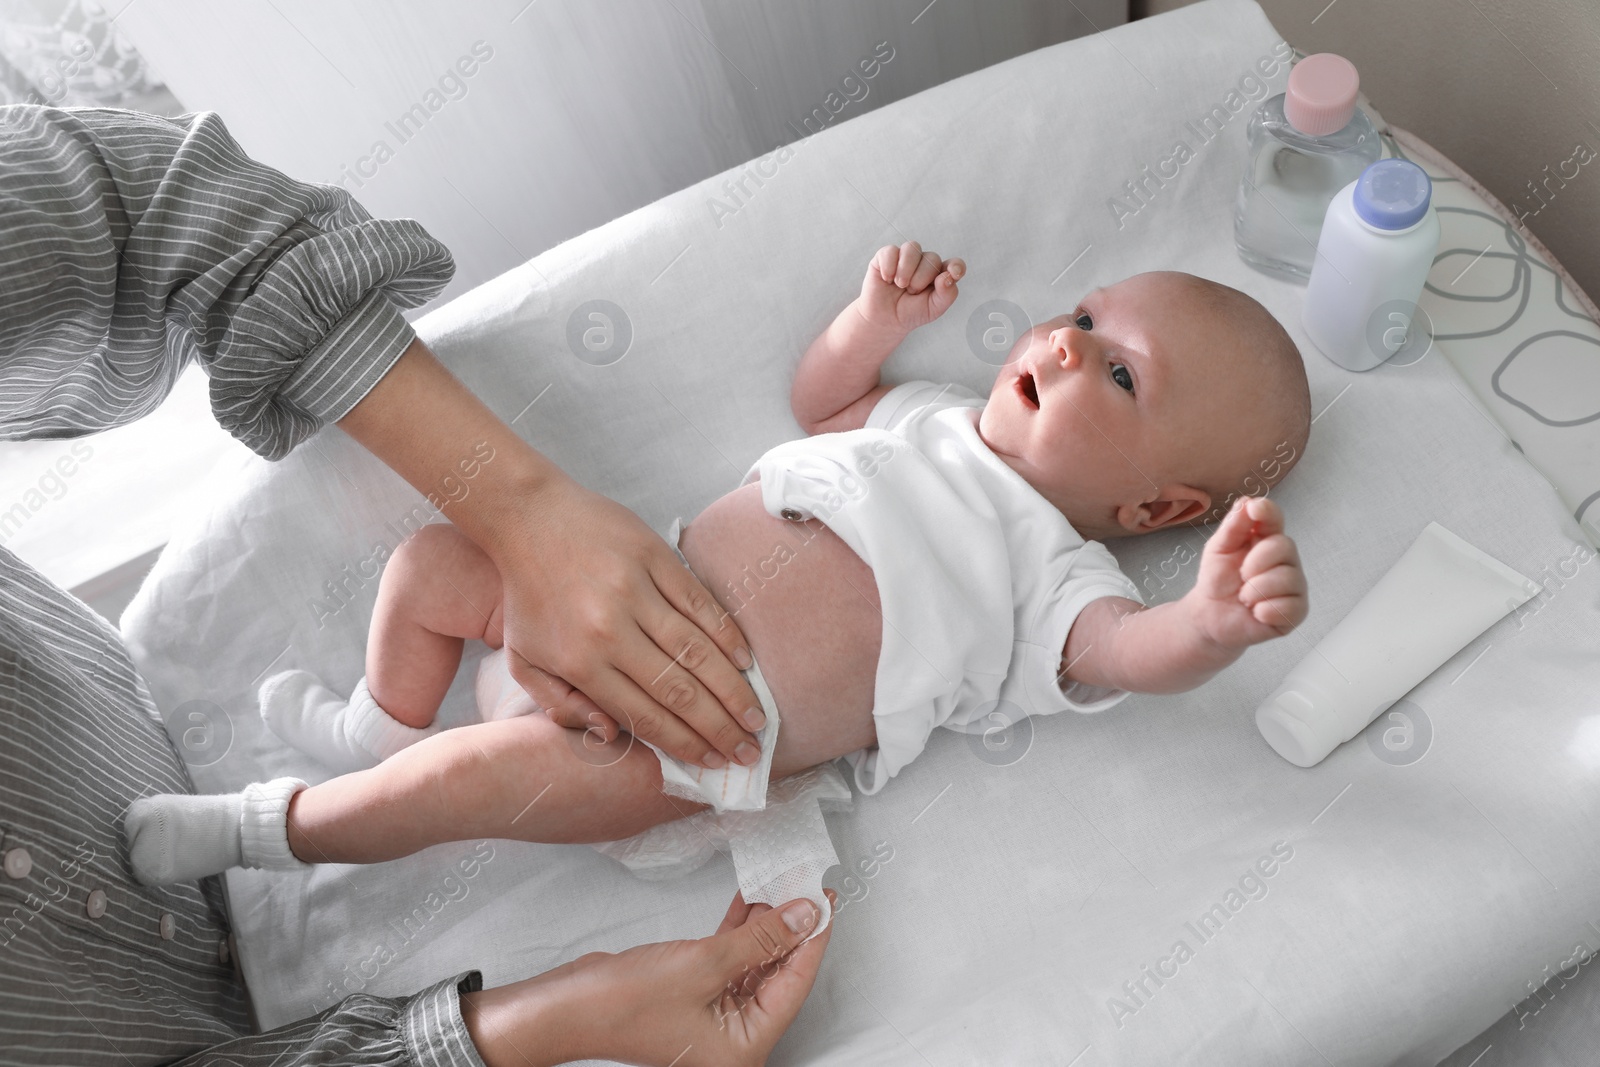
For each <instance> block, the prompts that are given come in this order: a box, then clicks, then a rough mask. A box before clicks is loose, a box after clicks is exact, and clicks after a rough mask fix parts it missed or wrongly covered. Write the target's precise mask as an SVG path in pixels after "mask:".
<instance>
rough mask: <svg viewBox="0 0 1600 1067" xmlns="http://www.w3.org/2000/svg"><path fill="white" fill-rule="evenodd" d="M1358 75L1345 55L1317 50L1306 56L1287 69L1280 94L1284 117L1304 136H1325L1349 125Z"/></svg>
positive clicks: (1352, 112) (1354, 106)
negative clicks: (1314, 53)
mask: <svg viewBox="0 0 1600 1067" xmlns="http://www.w3.org/2000/svg"><path fill="white" fill-rule="evenodd" d="M1360 88H1361V76H1360V75H1359V74H1357V73H1356V65H1355V64H1354V63H1352V62H1350V61H1349V60H1348V59H1346V58H1344V56H1340V55H1335V54H1333V53H1332V52H1318V53H1317V54H1316V55H1314V56H1306V57H1305V58H1304V59H1302V60H1301V61H1300V62H1298V63H1296V64H1295V65H1294V69H1293V70H1291V71H1290V72H1289V85H1288V88H1287V89H1286V90H1285V92H1284V97H1283V117H1284V118H1286V119H1288V120H1289V125H1291V126H1293V127H1294V128H1295V129H1297V130H1299V131H1300V132H1301V133H1303V134H1305V135H1306V136H1307V137H1326V136H1327V135H1328V134H1330V133H1338V132H1339V131H1340V130H1342V129H1344V128H1345V127H1346V126H1348V125H1350V117H1351V116H1352V115H1354V114H1355V113H1356V92H1357V90H1359V89H1360Z"/></svg>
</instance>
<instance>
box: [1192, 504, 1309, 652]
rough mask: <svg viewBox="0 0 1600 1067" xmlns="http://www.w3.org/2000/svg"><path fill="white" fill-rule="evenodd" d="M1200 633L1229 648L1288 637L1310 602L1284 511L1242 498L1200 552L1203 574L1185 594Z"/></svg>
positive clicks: (1297, 553) (1303, 573)
mask: <svg viewBox="0 0 1600 1067" xmlns="http://www.w3.org/2000/svg"><path fill="white" fill-rule="evenodd" d="M1183 602H1184V603H1186V604H1187V605H1188V606H1189V608H1190V609H1191V612H1192V614H1193V616H1194V620H1195V624H1196V625H1197V626H1199V628H1200V632H1201V633H1202V634H1204V635H1205V636H1206V637H1208V638H1209V639H1210V640H1212V641H1213V642H1215V643H1216V644H1218V645H1221V646H1223V647H1225V648H1236V649H1243V648H1245V647H1247V646H1249V645H1254V644H1259V643H1260V642H1262V641H1267V640H1270V639H1272V638H1274V637H1282V636H1283V635H1284V634H1286V633H1288V632H1289V631H1290V630H1293V629H1294V628H1295V627H1296V626H1298V625H1300V623H1301V622H1303V621H1304V620H1305V617H1306V612H1307V610H1308V608H1309V603H1308V600H1307V596H1306V576H1305V572H1304V571H1302V570H1301V569H1300V553H1299V552H1298V551H1297V550H1296V549H1295V546H1294V542H1293V541H1291V540H1290V539H1289V535H1288V534H1286V533H1284V532H1283V509H1282V508H1280V507H1278V505H1276V504H1274V503H1273V502H1272V501H1270V500H1268V499H1267V498H1266V497H1250V496H1246V497H1240V498H1239V499H1238V500H1235V501H1234V503H1233V507H1232V508H1231V509H1230V510H1229V511H1228V514H1227V516H1226V517H1224V518H1223V520H1222V522H1221V523H1219V524H1218V526H1217V532H1216V533H1214V534H1212V535H1211V538H1210V540H1208V541H1207V542H1206V547H1205V549H1204V550H1203V551H1202V552H1201V554H1200V577H1199V579H1198V580H1197V581H1196V582H1195V586H1194V588H1193V589H1192V590H1190V591H1189V593H1188V594H1187V595H1185V596H1184V598H1183Z"/></svg>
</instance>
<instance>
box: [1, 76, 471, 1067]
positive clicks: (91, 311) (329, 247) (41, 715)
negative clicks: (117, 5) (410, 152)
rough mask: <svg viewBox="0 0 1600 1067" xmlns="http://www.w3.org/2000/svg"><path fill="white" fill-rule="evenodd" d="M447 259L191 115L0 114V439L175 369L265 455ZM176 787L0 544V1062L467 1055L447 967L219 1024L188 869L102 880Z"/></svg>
mask: <svg viewBox="0 0 1600 1067" xmlns="http://www.w3.org/2000/svg"><path fill="white" fill-rule="evenodd" d="M451 271H452V264H451V260H450V256H449V253H448V252H447V251H446V250H445V249H444V248H443V246H441V245H440V244H439V243H438V242H437V241H435V240H433V238H431V237H430V236H429V235H428V234H427V232H426V231H424V230H423V229H422V228H421V227H420V226H418V225H417V224H416V223H414V222H407V221H375V220H373V219H372V218H370V217H369V216H368V215H367V214H366V212H365V211H363V210H362V209H361V207H360V206H359V205H357V204H356V203H355V202H354V201H352V200H351V199H350V198H349V196H348V195H347V194H346V193H345V192H344V191H343V190H341V189H338V188H336V187H332V186H324V185H309V184H305V183H300V182H294V181H291V180H289V179H288V178H285V177H284V176H283V175H281V174H278V173H277V172H275V171H273V170H271V169H269V168H266V167H263V166H261V165H259V164H257V163H254V162H253V161H251V160H250V159H248V158H247V157H246V156H245V155H244V154H243V152H241V151H240V149H239V146H238V145H236V144H235V143H234V142H233V140H232V138H231V137H229V135H228V133H227V131H226V129H224V127H223V125H222V123H221V121H220V120H218V119H217V117H216V116H215V115H197V116H189V117H185V118H182V119H176V120H167V119H161V118H156V117H153V116H149V115H138V114H135V113H132V112H124V111H112V110H104V109H82V110H78V109H67V110H60V109H52V108H41V107H33V106H20V105H19V106H13V107H5V108H0V438H6V439H22V438H48V437H76V436H80V435H83V434H87V433H92V432H94V431H96V430H101V429H105V428H107V427H111V426H117V425H121V424H123V423H127V422H131V421H133V420H134V419H137V418H139V417H140V416H142V415H144V414H147V413H148V412H150V411H151V410H153V409H154V408H155V407H156V406H157V405H158V404H159V403H160V402H161V400H162V399H163V398H164V397H165V396H166V395H167V393H168V391H169V390H170V389H171V387H172V384H173V382H174V381H175V380H176V378H177V377H178V374H179V372H180V371H181V370H182V369H183V367H184V366H185V365H186V364H187V363H189V362H190V361H192V360H198V361H200V362H202V363H203V364H204V365H205V368H206V370H207V372H208V373H209V375H210V378H211V398H212V406H213V410H214V411H215V413H216V416H217V419H218V421H219V422H221V423H222V425H223V426H225V427H226V428H227V429H228V430H229V431H231V432H232V433H233V434H234V435H235V436H236V437H238V438H239V439H240V440H242V441H243V442H244V443H245V444H247V445H249V446H250V447H251V448H253V449H254V450H255V451H257V452H258V453H260V454H262V455H264V456H266V457H268V458H277V457H280V456H283V455H285V454H287V453H288V452H289V451H290V450H291V449H293V447H294V446H295V444H297V443H298V442H299V441H301V440H303V439H304V438H305V437H306V436H307V435H309V434H310V433H312V432H314V431H315V430H316V429H318V428H319V427H320V426H321V425H323V424H325V423H326V422H328V421H330V420H334V419H337V418H339V417H340V416H342V415H343V414H344V413H345V412H347V411H348V410H349V409H350V408H351V407H353V406H354V405H355V404H356V403H357V402H358V401H359V400H360V398H361V397H362V396H363V395H365V393H366V392H367V390H369V389H370V388H371V387H372V386H373V384H375V383H376V382H377V381H378V379H379V378H381V377H382V376H383V374H384V373H385V372H386V371H387V370H388V368H389V367H390V366H391V365H392V364H393V362H394V360H395V359H396V358H398V356H399V355H400V353H401V352H402V351H404V349H405V347H406V345H407V344H409V343H410V341H411V339H412V337H413V336H414V335H413V333H412V331H411V329H410V327H409V326H407V325H406V323H405V320H404V319H402V318H401V317H400V314H399V312H398V311H397V310H396V309H397V307H412V306H416V305H419V304H421V303H422V302H424V301H425V300H427V299H428V298H429V297H430V296H432V295H434V294H436V293H437V292H438V291H439V290H440V289H441V288H443V286H444V285H445V283H446V282H447V281H448V280H449V278H450V274H451ZM191 789H192V785H191V784H190V781H189V776H188V774H187V773H186V770H185V768H184V766H183V764H182V763H181V762H180V761H179V759H178V757H177V754H176V752H175V751H174V749H173V747H172V744H171V742H170V740H169V738H168V737H167V734H166V732H165V730H164V728H163V727H162V725H161V722H160V718H159V716H158V715H157V713H156V709H155V708H154V706H153V705H152V702H151V698H150V692H149V689H148V687H147V686H146V685H145V683H144V681H143V679H141V678H140V677H139V675H138V673H137V672H136V671H135V669H134V666H133V663H132V662H131V660H130V659H129V657H128V653H127V650H126V648H125V647H124V646H123V644H122V642H121V640H120V638H119V636H118V634H117V633H116V631H115V630H113V629H112V628H111V627H110V626H108V625H107V624H106V623H105V621H104V620H102V619H100V618H99V616H97V615H95V614H93V613H92V612H90V611H89V610H88V609H87V608H86V607H85V606H84V605H83V604H82V603H81V602H79V601H78V600H76V599H75V598H73V597H72V596H71V595H70V594H68V593H66V592H64V591H63V590H61V589H60V588H58V587H56V586H55V585H53V584H51V583H50V582H49V581H47V580H46V579H45V578H44V577H43V576H41V575H40V574H39V573H38V572H37V571H35V570H34V569H33V568H31V567H29V566H28V565H27V564H26V563H24V562H22V561H21V560H19V559H17V558H16V557H15V556H14V555H13V554H12V553H11V552H9V551H8V550H6V549H5V548H3V547H0V1065H10V1064H30V1065H32V1064H40V1063H49V1064H56V1063H63V1064H64V1063H70V1064H74V1065H82V1067H101V1065H104V1067H145V1065H148V1064H156V1063H173V1062H178V1061H181V1062H184V1063H189V1064H208V1065H217V1067H221V1065H223V1064H228V1065H232V1067H312V1065H337V1064H352V1065H361V1064H379V1063H382V1064H398V1065H412V1064H414V1065H417V1067H481V1060H480V1058H479V1056H478V1054H477V1051H476V1050H475V1049H474V1048H473V1046H472V1042H471V1039H470V1037H469V1036H468V1033H467V1030H466V1026H465V1024H464V1023H463V1021H462V1018H461V1012H460V992H459V989H460V987H461V986H463V985H465V986H466V988H469V989H472V988H477V984H478V983H479V981H480V979H479V978H478V975H477V974H476V973H475V972H474V973H469V974H467V975H464V976H457V977H456V978H453V979H450V980H448V981H445V982H440V983H439V984H437V985H435V986H432V987H430V988H428V989H426V990H423V991H422V992H420V993H417V994H415V995H414V996H411V997H401V998H379V997H370V996H356V997H351V998H349V999H347V1000H345V1001H342V1002H341V1003H339V1004H337V1005H335V1006H334V1007H333V1008H330V1009H329V1010H328V1011H326V1012H324V1013H322V1014H321V1015H319V1016H316V1017H315V1018H312V1019H308V1020H303V1021H301V1022H299V1023H295V1024H292V1025H290V1026H287V1027H283V1028H280V1029H278V1030H275V1031H272V1032H270V1033H266V1034H256V1035H252V1036H242V1035H244V1034H246V1033H247V1031H248V1014H247V1006H246V1003H245V996H244V990H243V988H242V986H241V985H240V984H239V982H238V981H237V979H236V977H235V973H234V970H233V961H232V952H231V949H230V945H229V938H228V928H227V922H226V917H225V912H224V907H223V901H222V894H221V892H220V886H219V885H218V883H217V882H216V880H215V879H205V880H203V881H201V882H200V883H199V884H195V883H189V884H184V885H175V886H161V887H149V886H142V885H139V884H137V883H135V882H134V881H133V879H132V877H131V874H130V872H129V870H128V865H127V852H126V842H125V840H124V839H123V836H122V825H121V824H122V815H123V812H125V811H126V810H127V806H128V804H129V803H130V802H131V801H132V800H133V799H134V798H135V797H138V796H144V795H148V794H151V793H171V792H187V791H190V790H191ZM185 1057H187V1059H185Z"/></svg>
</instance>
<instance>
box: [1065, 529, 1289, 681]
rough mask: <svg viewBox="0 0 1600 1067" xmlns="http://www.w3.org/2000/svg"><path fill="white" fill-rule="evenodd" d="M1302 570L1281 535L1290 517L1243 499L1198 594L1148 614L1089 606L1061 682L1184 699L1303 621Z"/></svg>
mask: <svg viewBox="0 0 1600 1067" xmlns="http://www.w3.org/2000/svg"><path fill="white" fill-rule="evenodd" d="M1308 610H1309V600H1308V598H1307V595H1306V578H1305V573H1304V572H1303V571H1302V570H1301V569H1300V557H1299V554H1298V552H1297V551H1296V549H1295V545H1294V542H1293V541H1291V540H1290V539H1289V537H1288V535H1287V534H1285V533H1284V532H1283V511H1282V510H1281V509H1280V508H1279V507H1278V505H1276V504H1274V503H1273V502H1272V501H1270V500H1267V499H1265V498H1262V497H1241V498H1239V500H1238V501H1235V503H1234V506H1233V508H1232V509H1231V510H1230V511H1229V512H1228V514H1227V516H1226V517H1225V518H1224V519H1223V520H1222V522H1221V523H1219V524H1218V526H1217V530H1216V532H1215V533H1214V534H1212V535H1211V538H1210V539H1209V540H1208V541H1207V542H1206V547H1205V549H1204V551H1203V552H1202V553H1201V557H1200V576H1199V578H1198V580H1197V581H1196V582H1195V587H1194V588H1193V589H1192V590H1190V591H1189V592H1188V593H1187V594H1185V595H1184V597H1183V598H1182V599H1180V600H1176V601H1173V602H1172V603H1170V604H1160V605H1158V606H1156V607H1153V608H1146V607H1144V606H1143V605H1141V604H1139V603H1138V602H1137V601H1134V600H1129V599H1128V598H1127V597H1119V596H1111V597H1101V598H1100V599H1099V600H1095V601H1093V602H1091V603H1090V604H1089V606H1088V607H1086V608H1084V609H1083V611H1082V612H1080V613H1079V615H1078V618H1077V620H1076V621H1075V622H1074V623H1073V624H1072V630H1071V632H1070V633H1068V635H1067V644H1066V648H1064V649H1063V650H1062V658H1061V662H1062V672H1061V677H1062V679H1063V680H1066V681H1079V682H1084V683H1087V684H1089V685H1099V686H1106V687H1108V688H1114V689H1127V690H1130V691H1133V692H1139V693H1180V692H1183V691H1184V690H1187V689H1193V688H1194V687H1195V686H1197V685H1200V684H1201V683H1202V682H1205V681H1206V680H1207V679H1209V678H1210V677H1211V676H1212V675H1214V674H1216V673H1217V672H1218V671H1220V670H1221V669H1222V668H1224V667H1226V666H1227V665H1228V664H1230V663H1232V662H1233V661H1234V660H1236V659H1238V658H1239V656H1240V655H1241V654H1242V653H1243V652H1244V650H1245V649H1246V648H1249V647H1250V646H1251V645H1253V644H1258V643H1260V642H1262V641H1267V640H1270V639H1271V638H1274V637H1281V636H1282V635H1284V634H1286V633H1288V632H1289V631H1290V630H1292V629H1294V628H1295V627H1296V626H1298V625H1299V624H1300V622H1301V621H1303V620H1304V619H1305V617H1306V613H1307V611H1308Z"/></svg>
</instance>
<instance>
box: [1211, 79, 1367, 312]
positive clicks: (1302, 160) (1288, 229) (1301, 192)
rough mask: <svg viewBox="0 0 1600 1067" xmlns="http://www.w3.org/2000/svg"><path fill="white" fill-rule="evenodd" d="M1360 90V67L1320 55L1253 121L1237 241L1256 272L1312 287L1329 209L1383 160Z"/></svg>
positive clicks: (1237, 213) (1238, 202)
mask: <svg viewBox="0 0 1600 1067" xmlns="http://www.w3.org/2000/svg"><path fill="white" fill-rule="evenodd" d="M1360 86H1361V79H1360V77H1359V75H1357V73H1356V68H1355V64H1353V63H1351V62H1350V61H1349V60H1348V59H1346V58H1344V57H1343V56H1338V55H1334V54H1333V53H1332V52H1319V53H1317V54H1316V55H1312V56H1306V57H1305V58H1304V59H1302V60H1301V61H1300V62H1299V63H1296V64H1295V66H1294V69H1293V70H1291V71H1290V72H1289V85H1288V90H1287V91H1286V92H1282V93H1279V94H1278V95H1277V96H1274V97H1273V98H1272V99H1270V100H1266V101H1264V102H1263V103H1262V104H1261V106H1260V107H1258V108H1256V111H1255V114H1254V115H1251V116H1250V125H1249V127H1248V130H1247V137H1248V142H1249V156H1248V159H1247V161H1246V163H1245V171H1244V177H1243V178H1242V179H1241V181H1240V182H1239V195H1238V197H1237V199H1236V200H1235V201H1234V210H1233V240H1234V244H1235V245H1236V246H1237V247H1238V249H1239V255H1240V256H1241V257H1242V258H1243V259H1244V261H1245V262H1246V263H1248V264H1250V265H1251V266H1253V267H1255V268H1256V269H1257V270H1261V271H1264V272H1266V273H1267V274H1271V275H1274V276H1276V277H1279V278H1286V279H1288V280H1290V281H1295V282H1300V283H1301V284H1304V283H1305V282H1307V281H1308V280H1309V279H1310V277H1311V264H1312V261H1313V260H1314V259H1315V258H1316V253H1317V239H1318V237H1320V236H1321V234H1322V219H1323V216H1325V215H1326V214H1327V211H1328V204H1329V203H1331V202H1332V200H1333V197H1334V194H1335V193H1337V192H1338V191H1339V190H1340V189H1343V188H1344V187H1345V186H1347V185H1349V184H1350V183H1351V182H1353V181H1355V179H1356V178H1357V177H1359V176H1360V174H1361V172H1362V171H1364V170H1366V169H1367V167H1368V166H1369V165H1371V164H1372V163H1374V162H1376V161H1377V159H1378V157H1379V156H1381V155H1383V143H1382V142H1381V141H1380V140H1379V139H1378V131H1377V129H1376V128H1375V127H1374V126H1373V125H1372V120H1371V119H1369V118H1368V117H1367V113H1366V112H1365V111H1362V110H1361V108H1360V107H1358V106H1357V105H1356V94H1357V91H1358V90H1359V89H1360Z"/></svg>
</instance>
